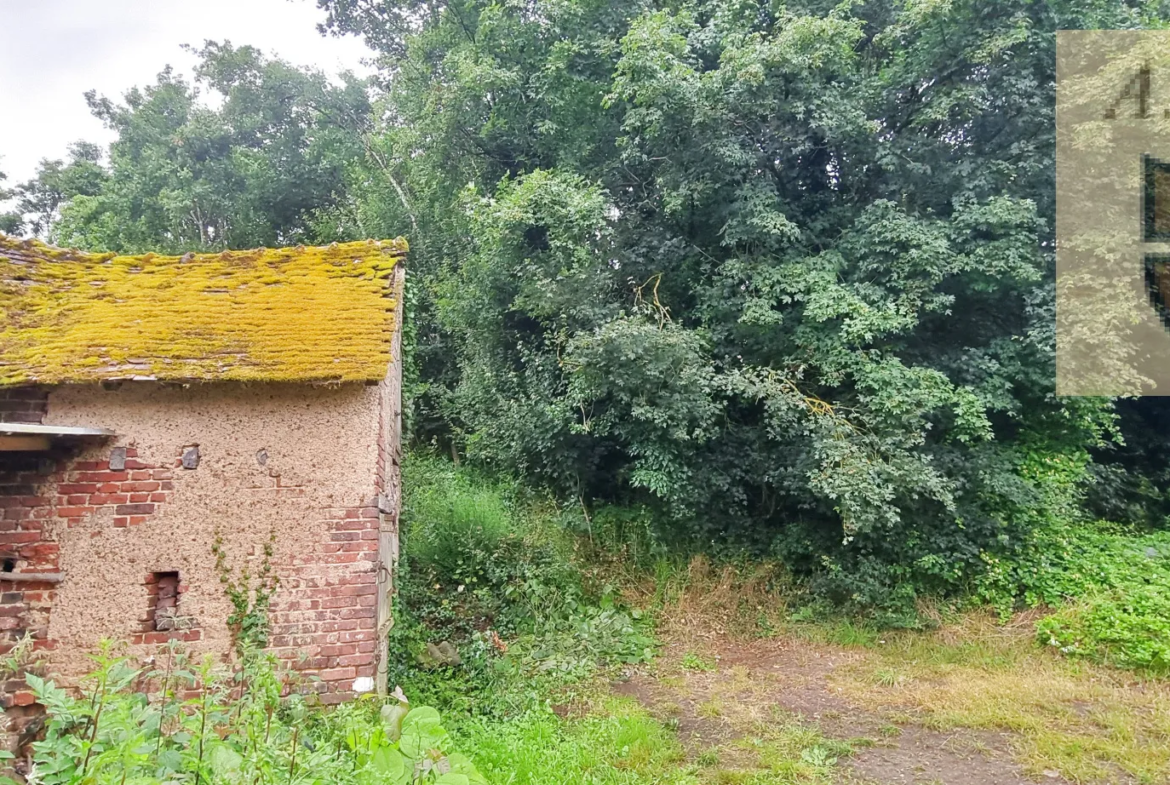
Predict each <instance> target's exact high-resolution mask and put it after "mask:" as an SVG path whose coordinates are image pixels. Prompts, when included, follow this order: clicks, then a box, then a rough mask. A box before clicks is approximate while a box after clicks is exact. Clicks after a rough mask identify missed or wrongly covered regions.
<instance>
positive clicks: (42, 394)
mask: <svg viewBox="0 0 1170 785" xmlns="http://www.w3.org/2000/svg"><path fill="white" fill-rule="evenodd" d="M48 405H49V392H48V390H46V389H44V388H42V387H11V388H2V389H0V422H24V423H39V422H42V421H43V420H44V417H45V410H46V409H47V408H48Z"/></svg>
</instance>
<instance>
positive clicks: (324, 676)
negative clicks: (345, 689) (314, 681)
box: [317, 667, 357, 681]
mask: <svg viewBox="0 0 1170 785" xmlns="http://www.w3.org/2000/svg"><path fill="white" fill-rule="evenodd" d="M317 675H318V676H320V677H321V681H343V680H353V679H355V678H357V669H356V668H353V667H347V668H327V669H325V670H323V671H321V672H320V673H318V674H317Z"/></svg>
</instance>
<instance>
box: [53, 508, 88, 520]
mask: <svg viewBox="0 0 1170 785" xmlns="http://www.w3.org/2000/svg"><path fill="white" fill-rule="evenodd" d="M93 512H94V508H93V507H58V508H57V517H58V518H81V517H84V516H86V515H92V514H93Z"/></svg>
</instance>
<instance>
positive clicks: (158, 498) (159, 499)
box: [150, 493, 167, 504]
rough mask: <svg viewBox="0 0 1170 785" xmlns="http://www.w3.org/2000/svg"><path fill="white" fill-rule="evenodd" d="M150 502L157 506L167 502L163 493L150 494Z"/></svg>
mask: <svg viewBox="0 0 1170 785" xmlns="http://www.w3.org/2000/svg"><path fill="white" fill-rule="evenodd" d="M150 500H151V501H152V502H156V503H158V504H163V503H165V502H166V500H167V495H166V494H165V493H152V494H150Z"/></svg>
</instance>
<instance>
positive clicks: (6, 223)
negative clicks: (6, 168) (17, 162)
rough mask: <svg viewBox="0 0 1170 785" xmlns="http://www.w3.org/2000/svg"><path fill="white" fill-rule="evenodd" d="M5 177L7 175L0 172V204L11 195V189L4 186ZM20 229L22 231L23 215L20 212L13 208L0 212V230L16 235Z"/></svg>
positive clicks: (10, 197)
mask: <svg viewBox="0 0 1170 785" xmlns="http://www.w3.org/2000/svg"><path fill="white" fill-rule="evenodd" d="M7 179H8V175H6V174H4V172H0V205H2V204H4V203H5V202H7V201H9V200H10V199H12V197H13V192H12V190H10V189H8V188H5V187H4V181H5V180H7ZM22 231H24V217H23V216H22V215H21V214H20V213H18V212H16V210H15V209H9V210H7V211H5V212H0V232H2V233H4V234H11V235H16V234H20V233H21V232H22Z"/></svg>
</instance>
